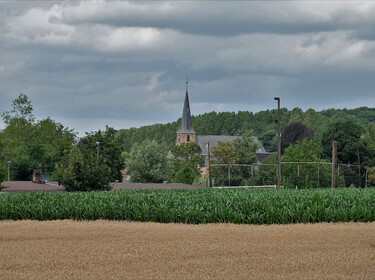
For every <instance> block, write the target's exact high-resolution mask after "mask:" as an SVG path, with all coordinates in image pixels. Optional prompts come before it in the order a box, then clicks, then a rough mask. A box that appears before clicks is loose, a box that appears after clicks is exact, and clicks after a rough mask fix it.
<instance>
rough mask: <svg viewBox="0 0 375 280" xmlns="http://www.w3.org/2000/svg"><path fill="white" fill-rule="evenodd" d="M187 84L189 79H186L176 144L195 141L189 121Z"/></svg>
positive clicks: (195, 137)
mask: <svg viewBox="0 0 375 280" xmlns="http://www.w3.org/2000/svg"><path fill="white" fill-rule="evenodd" d="M188 84H189V81H188V79H186V93H185V102H184V108H183V111H182V118H181V126H180V129H179V130H178V131H177V137H176V144H177V145H179V144H182V143H189V142H193V143H196V142H197V135H196V134H195V131H194V129H193V126H192V123H191V114H190V104H189V94H188Z"/></svg>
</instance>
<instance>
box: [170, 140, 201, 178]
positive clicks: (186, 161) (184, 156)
mask: <svg viewBox="0 0 375 280" xmlns="http://www.w3.org/2000/svg"><path fill="white" fill-rule="evenodd" d="M171 153H172V155H173V165H174V169H175V170H176V171H175V175H174V178H173V181H174V182H177V183H186V184H192V183H193V182H194V179H196V178H197V177H199V176H200V173H199V171H198V169H199V167H201V166H203V165H204V157H203V156H202V155H201V153H202V151H201V148H200V147H199V145H198V144H197V143H193V142H189V143H182V144H180V145H175V146H173V148H172V149H171Z"/></svg>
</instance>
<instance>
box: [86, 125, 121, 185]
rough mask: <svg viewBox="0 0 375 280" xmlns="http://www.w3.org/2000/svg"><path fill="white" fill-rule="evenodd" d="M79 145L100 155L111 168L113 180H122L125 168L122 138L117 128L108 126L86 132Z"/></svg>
mask: <svg viewBox="0 0 375 280" xmlns="http://www.w3.org/2000/svg"><path fill="white" fill-rule="evenodd" d="M79 146H80V147H81V148H82V149H84V150H85V151H86V152H88V153H91V154H95V156H99V158H100V160H101V161H102V162H103V163H105V164H106V165H107V166H108V167H109V168H110V175H111V177H112V180H113V181H115V180H121V173H120V170H121V169H123V168H124V161H123V158H122V156H121V154H122V151H123V147H122V146H123V144H122V140H121V138H120V136H119V133H118V131H117V130H116V129H114V128H112V127H108V126H106V128H105V131H100V130H99V131H97V132H91V133H88V134H86V136H85V137H84V138H83V139H81V140H80V142H79Z"/></svg>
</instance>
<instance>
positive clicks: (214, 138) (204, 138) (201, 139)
mask: <svg viewBox="0 0 375 280" xmlns="http://www.w3.org/2000/svg"><path fill="white" fill-rule="evenodd" d="M239 137H240V136H228V135H197V144H198V145H199V147H200V148H201V150H202V155H208V150H207V146H206V145H207V143H208V142H209V143H210V149H212V148H213V147H216V146H217V145H218V144H219V142H232V141H234V140H236V139H237V138H239ZM253 140H254V142H255V143H257V144H258V146H259V147H258V149H257V150H256V153H257V154H258V153H267V152H266V150H265V149H264V147H263V145H262V144H261V143H260V141H259V139H258V137H256V136H253Z"/></svg>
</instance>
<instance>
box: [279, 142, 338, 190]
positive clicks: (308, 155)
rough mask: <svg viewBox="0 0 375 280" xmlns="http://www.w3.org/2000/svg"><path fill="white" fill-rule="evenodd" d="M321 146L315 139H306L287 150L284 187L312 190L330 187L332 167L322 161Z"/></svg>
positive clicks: (283, 168) (283, 159)
mask: <svg viewBox="0 0 375 280" xmlns="http://www.w3.org/2000/svg"><path fill="white" fill-rule="evenodd" d="M322 154H323V151H322V148H321V146H320V145H319V144H318V143H317V142H316V141H315V140H313V139H304V140H302V141H300V142H297V143H296V144H294V145H291V146H289V147H288V148H287V149H286V150H285V154H284V155H283V157H282V162H283V165H282V172H283V174H284V176H283V185H284V186H285V187H292V188H294V187H296V186H297V187H298V188H311V187H321V186H325V187H328V186H330V180H331V165H327V164H326V162H324V161H323V160H321V156H322Z"/></svg>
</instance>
